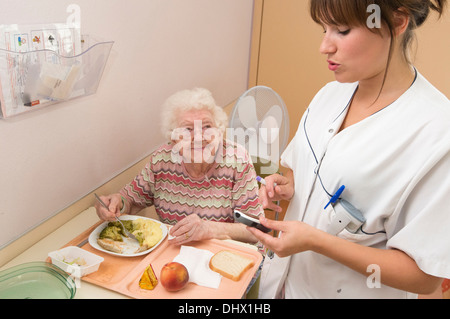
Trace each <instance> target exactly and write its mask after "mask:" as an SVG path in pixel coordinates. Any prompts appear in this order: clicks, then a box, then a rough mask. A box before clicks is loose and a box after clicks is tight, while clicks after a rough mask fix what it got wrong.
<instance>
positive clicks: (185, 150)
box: [172, 110, 221, 163]
mask: <svg viewBox="0 0 450 319" xmlns="http://www.w3.org/2000/svg"><path fill="white" fill-rule="evenodd" d="M220 139H221V134H220V131H219V130H218V129H217V128H216V125H215V122H214V119H213V116H212V114H211V112H210V111H208V110H189V111H185V112H182V113H180V114H179V115H178V127H177V129H175V130H174V131H173V134H172V141H173V142H174V143H176V146H177V149H179V152H180V155H182V156H183V159H184V161H185V162H190V163H204V162H208V163H210V162H212V160H213V159H214V155H215V153H216V150H217V146H218V144H219V141H220Z"/></svg>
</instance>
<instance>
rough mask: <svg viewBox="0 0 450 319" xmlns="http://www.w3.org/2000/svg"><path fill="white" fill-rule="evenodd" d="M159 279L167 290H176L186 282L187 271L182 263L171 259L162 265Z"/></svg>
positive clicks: (187, 279)
mask: <svg viewBox="0 0 450 319" xmlns="http://www.w3.org/2000/svg"><path fill="white" fill-rule="evenodd" d="M159 280H160V282H161V285H163V287H164V288H166V290H167V291H178V290H181V289H183V288H184V287H185V286H186V284H187V283H188V281H189V273H188V270H187V269H186V267H185V266H184V265H182V264H180V263H177V262H174V261H172V262H170V263H167V264H165V265H164V266H163V267H162V269H161V274H160V276H159Z"/></svg>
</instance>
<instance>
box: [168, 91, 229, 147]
mask: <svg viewBox="0 0 450 319" xmlns="http://www.w3.org/2000/svg"><path fill="white" fill-rule="evenodd" d="M190 110H208V111H209V112H211V115H212V118H213V121H214V124H215V127H217V128H218V129H219V130H220V131H221V132H222V133H224V132H225V129H226V127H227V124H228V116H227V114H226V113H225V111H224V110H223V109H222V108H221V107H220V106H218V105H217V104H216V101H215V100H214V98H213V96H212V93H211V92H210V91H208V90H207V89H204V88H194V89H192V90H182V91H179V92H177V93H175V94H173V95H172V96H170V97H169V98H168V99H167V100H166V101H165V102H164V104H163V105H162V112H161V129H162V132H163V134H164V136H165V137H166V138H167V139H169V140H170V138H171V136H172V131H173V130H174V129H176V128H177V126H178V120H179V117H178V115H179V114H181V113H183V112H186V111H190Z"/></svg>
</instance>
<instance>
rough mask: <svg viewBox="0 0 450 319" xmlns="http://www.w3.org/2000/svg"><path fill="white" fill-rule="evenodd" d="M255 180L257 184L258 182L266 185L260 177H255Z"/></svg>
mask: <svg viewBox="0 0 450 319" xmlns="http://www.w3.org/2000/svg"><path fill="white" fill-rule="evenodd" d="M256 180H257V181H258V182H260V183H261V184H263V185H266V181H265V180H264V178H262V177H261V176H256Z"/></svg>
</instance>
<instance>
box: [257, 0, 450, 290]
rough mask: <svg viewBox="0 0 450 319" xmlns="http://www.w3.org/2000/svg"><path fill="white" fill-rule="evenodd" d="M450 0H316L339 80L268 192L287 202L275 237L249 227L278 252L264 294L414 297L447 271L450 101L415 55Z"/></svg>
mask: <svg viewBox="0 0 450 319" xmlns="http://www.w3.org/2000/svg"><path fill="white" fill-rule="evenodd" d="M373 3H375V4H376V5H377V6H376V7H375V9H379V10H378V11H375V12H379V14H380V16H379V18H380V22H381V23H380V25H379V28H377V27H373V24H372V23H371V24H370V26H369V23H368V21H369V20H370V19H369V18H370V14H371V11H370V10H368V9H370V8H374V6H373V5H372V4H373ZM446 4H447V1H446V0H441V1H425V0H408V1H406V0H405V1H402V0H399V1H391V0H379V1H369V0H367V1H366V0H311V15H312V18H313V20H314V21H316V22H317V23H319V24H321V25H322V26H323V29H324V38H323V42H322V44H321V47H320V52H321V53H322V54H324V55H325V56H326V59H327V62H328V65H329V69H330V70H331V71H332V72H334V74H335V77H336V80H337V81H336V82H332V83H329V84H328V85H326V86H325V87H324V88H323V89H322V90H321V91H320V92H319V93H318V94H317V95H316V96H315V98H314V99H313V101H312V102H311V104H310V106H309V107H308V109H307V111H306V112H305V114H304V116H303V118H302V120H301V122H300V125H299V127H298V131H297V133H296V135H295V137H294V138H293V140H292V141H291V143H290V144H289V146H288V147H287V149H286V150H285V152H284V153H283V154H282V157H281V163H282V165H283V166H285V167H287V168H288V173H287V174H285V175H284V176H280V175H272V176H269V177H267V178H266V186H262V187H261V189H260V200H261V202H262V203H263V206H264V207H265V208H272V209H275V210H278V211H280V209H281V208H280V207H278V206H276V205H275V204H274V203H273V202H272V201H275V200H279V199H283V200H290V204H289V207H288V210H287V211H286V217H285V220H284V221H270V220H267V219H265V218H263V217H262V218H260V220H261V222H262V224H263V225H265V226H267V227H269V228H272V229H275V230H278V231H279V232H280V235H279V236H278V237H277V238H275V237H271V236H270V235H267V234H263V233H262V232H260V231H258V230H255V229H250V228H249V229H250V231H251V232H252V233H253V234H254V235H255V236H256V237H257V238H258V239H259V240H260V241H261V242H262V243H263V244H264V245H266V247H268V248H269V249H271V250H272V251H273V252H274V253H275V255H274V257H273V258H272V259H271V258H265V263H264V267H263V270H262V274H261V286H260V294H259V296H260V297H261V298H279V297H285V298H409V297H412V298H414V297H417V294H430V293H432V292H434V291H435V290H436V289H438V287H439V286H440V284H441V282H442V278H449V277H450V245H449V243H450V242H449V235H448V229H449V227H450V214H449V202H448V198H449V194H450V174H449V172H450V102H449V100H448V98H447V97H446V96H444V95H443V94H442V93H440V92H439V91H438V90H437V89H436V88H435V87H433V86H432V85H431V84H430V83H429V82H428V81H427V80H426V79H425V78H424V77H423V76H422V75H421V74H420V72H419V70H417V69H415V68H414V67H413V66H412V63H411V59H410V54H409V53H410V49H409V48H410V45H411V40H412V39H413V37H414V29H416V28H417V27H419V26H421V25H422V24H423V22H424V21H425V20H426V18H427V16H428V14H429V12H430V10H435V11H438V12H439V13H440V14H442V13H443V11H444V8H445V5H446ZM371 5H372V6H371ZM369 6H370V7H369ZM368 11H369V12H368ZM275 183H276V185H275ZM343 186H344V187H345V188H344V187H343ZM342 189H343V191H342ZM338 190H340V191H342V193H340V195H339V194H338V195H336V196H334V195H335V194H336V192H337V191H338ZM332 198H333V201H332V202H331V203H330V199H332ZM336 198H337V199H336ZM344 204H349V205H344ZM359 214H360V216H359ZM361 216H362V217H361ZM352 218H353V219H352ZM349 221H350V223H349Z"/></svg>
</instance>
